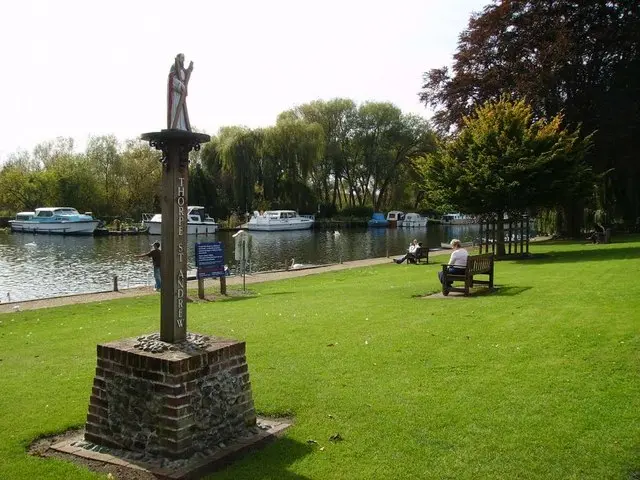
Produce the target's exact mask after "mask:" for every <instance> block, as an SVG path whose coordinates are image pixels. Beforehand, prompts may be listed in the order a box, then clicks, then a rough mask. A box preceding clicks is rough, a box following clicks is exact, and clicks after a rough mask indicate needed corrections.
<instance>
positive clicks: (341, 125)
mask: <svg viewBox="0 0 640 480" xmlns="http://www.w3.org/2000/svg"><path fill="white" fill-rule="evenodd" d="M435 145H436V135H435V133H434V132H433V130H432V129H431V128H430V126H429V124H428V122H427V121H426V120H425V119H424V118H422V117H420V116H417V115H411V114H404V113H402V111H401V110H400V109H399V108H397V107H396V106H394V105H392V104H390V103H381V102H368V103H364V104H362V105H359V106H358V105H356V104H355V102H353V101H352V100H349V99H334V100H330V101H314V102H311V103H308V104H304V105H301V106H299V107H296V108H294V109H291V110H287V111H285V112H282V113H281V114H280V115H279V116H278V118H277V121H276V123H275V125H273V126H270V127H267V128H258V129H250V128H246V127H241V126H229V127H223V128H221V129H220V130H219V132H218V135H215V136H213V137H212V139H211V142H209V143H207V144H205V145H203V147H202V149H201V150H200V151H198V152H192V154H191V161H190V166H189V169H190V174H189V203H190V204H198V205H203V206H205V207H206V208H207V209H208V210H209V212H210V213H211V214H212V215H214V216H215V217H217V218H226V217H227V216H229V215H230V214H232V213H234V212H235V213H244V212H245V211H253V210H256V209H257V210H264V209H268V208H295V209H299V210H300V211H303V212H309V213H313V212H318V211H320V212H321V213H323V214H326V215H331V214H333V213H335V212H338V211H344V210H345V209H352V210H356V211H357V209H358V208H366V207H368V208H370V209H371V208H373V209H376V210H381V209H387V208H389V207H390V206H394V207H396V206H397V207H401V206H407V207H413V208H415V207H417V206H418V205H419V203H420V200H421V194H420V192H419V191H418V189H417V183H416V179H417V177H416V174H417V173H416V170H415V168H414V160H415V159H417V158H419V157H420V156H422V155H425V154H426V153H428V152H431V151H434V149H435ZM159 159H160V154H159V153H158V152H156V151H154V150H152V149H151V148H150V147H149V146H148V145H147V144H146V143H144V142H141V141H138V140H131V141H126V142H124V143H121V142H119V141H118V140H117V139H116V138H115V137H114V136H97V137H92V138H90V139H89V141H88V144H87V147H86V149H85V151H84V152H82V153H76V152H74V148H73V141H72V140H71V139H67V138H59V139H56V140H54V141H49V142H45V143H42V144H40V145H38V146H37V147H36V148H35V149H34V150H33V152H18V153H15V154H12V155H10V156H9V158H8V161H7V162H6V163H5V165H4V166H3V168H2V170H0V208H2V209H3V210H5V212H8V213H14V212H16V211H20V210H32V209H33V208H36V207H38V206H44V205H68V206H74V207H76V208H78V209H81V210H89V211H92V212H93V213H94V214H96V215H97V216H100V217H116V216H120V217H123V216H125V217H126V216H129V217H132V218H135V219H139V218H140V216H141V214H142V213H143V212H154V211H158V208H159V194H160V192H159V185H160V176H161V166H160V162H159Z"/></svg>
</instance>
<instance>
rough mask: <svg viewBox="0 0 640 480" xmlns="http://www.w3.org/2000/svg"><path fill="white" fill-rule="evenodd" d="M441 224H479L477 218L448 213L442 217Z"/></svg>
mask: <svg viewBox="0 0 640 480" xmlns="http://www.w3.org/2000/svg"><path fill="white" fill-rule="evenodd" d="M441 222H442V223H443V224H444V225H470V224H473V223H478V221H477V220H476V218H475V217H471V216H469V215H464V214H462V213H447V214H445V215H443V216H442V220H441Z"/></svg>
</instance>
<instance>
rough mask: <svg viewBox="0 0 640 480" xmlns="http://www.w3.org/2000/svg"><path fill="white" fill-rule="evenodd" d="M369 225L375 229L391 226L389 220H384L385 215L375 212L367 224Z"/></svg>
mask: <svg viewBox="0 0 640 480" xmlns="http://www.w3.org/2000/svg"><path fill="white" fill-rule="evenodd" d="M367 225H368V226H370V227H374V228H378V227H383V228H386V227H388V226H389V220H387V219H386V218H384V213H382V212H374V214H373V215H372V216H371V218H370V219H369V221H368V222H367Z"/></svg>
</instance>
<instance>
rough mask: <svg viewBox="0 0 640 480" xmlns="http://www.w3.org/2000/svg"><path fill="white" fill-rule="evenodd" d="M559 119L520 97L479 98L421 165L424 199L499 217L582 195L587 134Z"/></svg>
mask: <svg viewBox="0 0 640 480" xmlns="http://www.w3.org/2000/svg"><path fill="white" fill-rule="evenodd" d="M561 124H562V117H561V116H560V115H558V116H556V117H554V118H552V119H551V120H549V121H547V120H545V119H544V118H542V119H538V120H535V119H534V114H533V111H532V109H531V107H530V106H529V105H527V104H526V103H525V102H524V101H522V100H521V101H517V102H512V101H510V100H508V99H507V98H502V99H501V100H499V101H497V102H486V103H485V104H484V105H483V106H482V107H480V108H478V109H477V111H476V113H475V114H474V115H472V116H470V117H465V118H464V119H463V123H462V127H461V129H460V131H459V133H458V135H457V136H456V137H455V138H453V139H450V140H449V141H447V142H444V143H443V145H442V147H441V149H440V150H439V151H438V152H437V153H433V154H430V155H428V156H427V157H426V158H425V159H424V162H423V163H421V168H422V173H423V186H424V189H425V191H426V193H427V198H428V199H429V200H431V201H432V202H434V203H436V204H446V205H450V206H453V207H455V208H456V209H459V210H460V211H463V212H465V213H471V214H480V215H481V214H489V213H491V214H496V215H497V217H498V219H501V218H502V217H503V214H504V213H507V212H509V213H512V214H513V213H515V214H523V213H530V212H532V210H533V212H535V209H537V208H541V207H549V206H553V205H556V204H557V203H558V202H563V201H567V200H570V199H571V198H575V197H578V198H579V197H582V196H584V195H586V194H587V193H586V192H588V190H589V189H590V188H591V185H592V177H591V170H590V168H589V167H588V166H587V165H586V164H585V162H584V157H585V154H586V153H587V151H588V149H589V147H590V145H591V137H586V138H581V137H580V132H579V131H578V130H574V131H569V130H567V129H563V128H562V126H561ZM533 212H532V213H533ZM502 238H503V236H502V235H501V234H500V232H498V239H499V240H501V239H502ZM499 248H503V247H499ZM498 253H504V252H503V251H502V252H501V251H500V250H499V251H498Z"/></svg>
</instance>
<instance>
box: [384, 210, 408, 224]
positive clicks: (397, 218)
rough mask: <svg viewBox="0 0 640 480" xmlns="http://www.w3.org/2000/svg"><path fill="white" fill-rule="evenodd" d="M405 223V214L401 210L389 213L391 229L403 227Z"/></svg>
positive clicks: (388, 219) (388, 218) (388, 220)
mask: <svg viewBox="0 0 640 480" xmlns="http://www.w3.org/2000/svg"><path fill="white" fill-rule="evenodd" d="M403 221H404V212H401V211H399V210H391V211H390V212H389V213H387V222H389V228H395V227H401V226H402V222H403Z"/></svg>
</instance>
